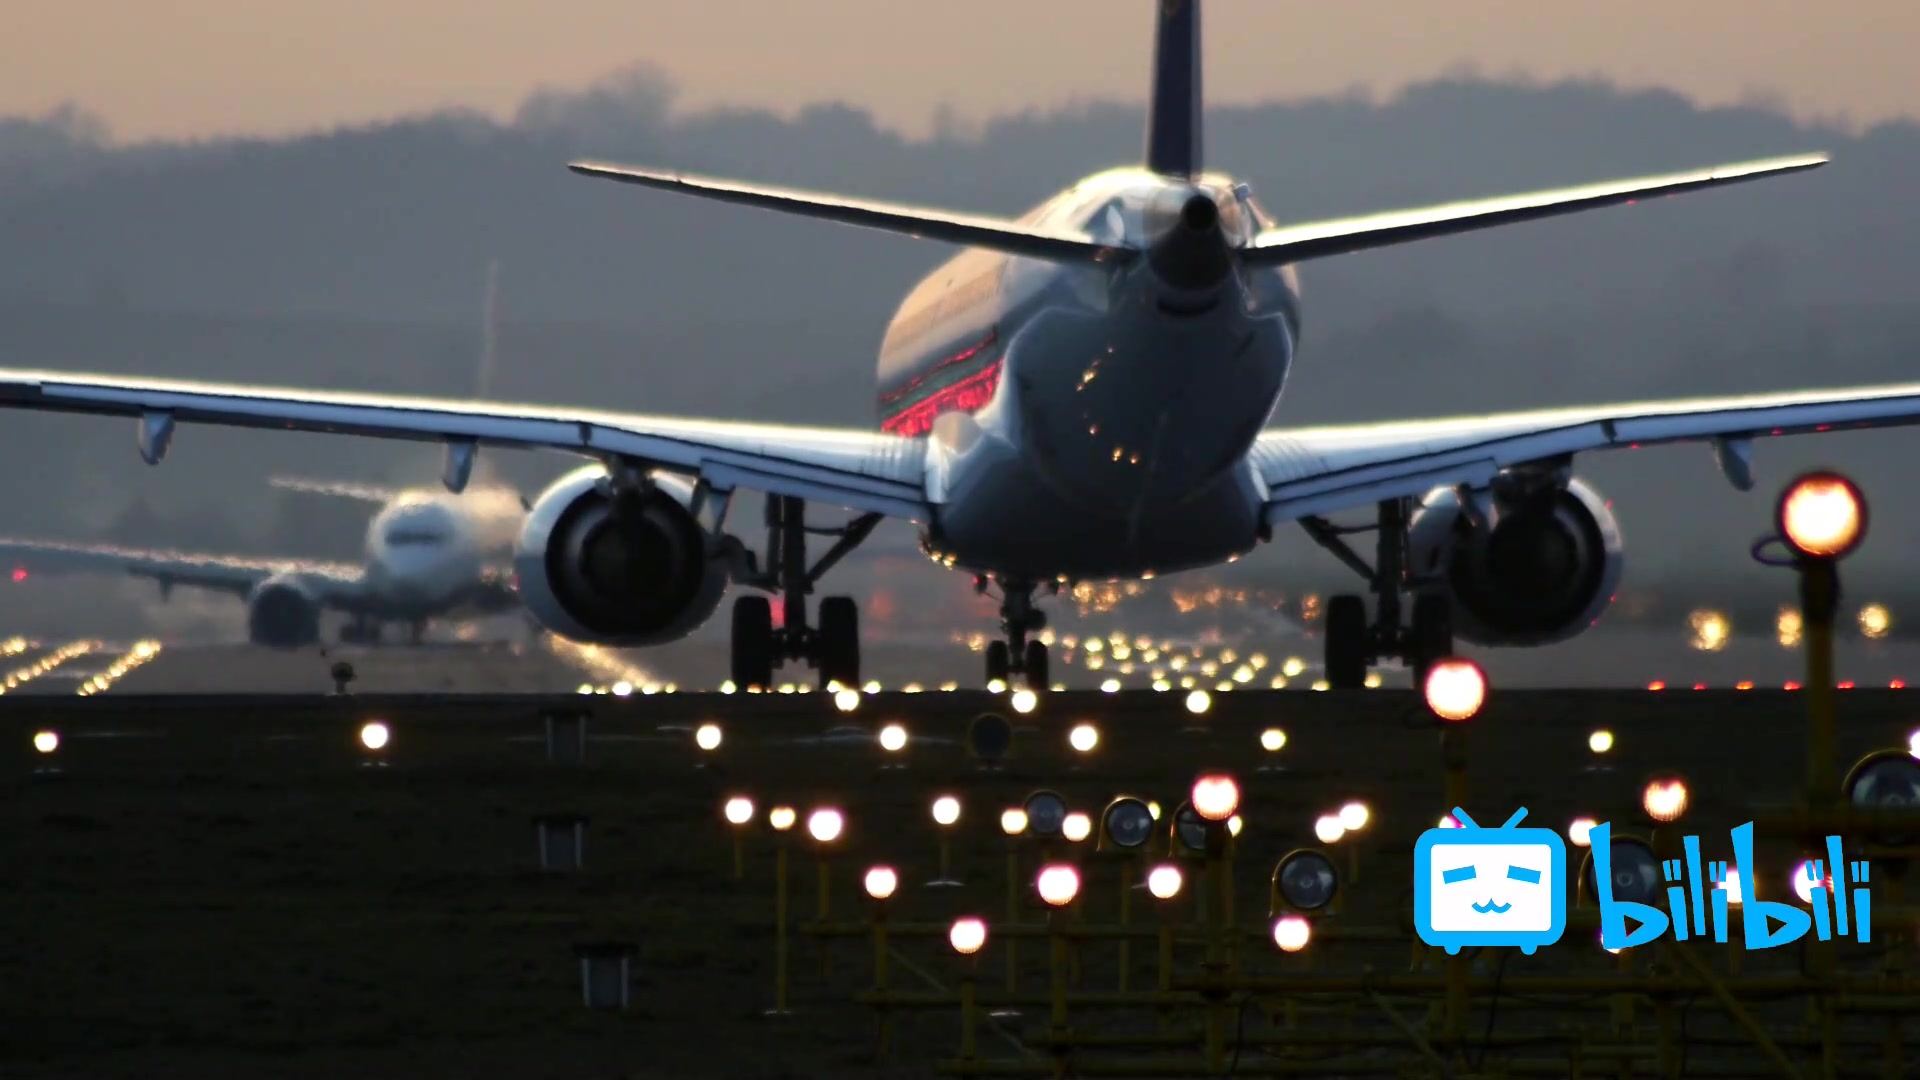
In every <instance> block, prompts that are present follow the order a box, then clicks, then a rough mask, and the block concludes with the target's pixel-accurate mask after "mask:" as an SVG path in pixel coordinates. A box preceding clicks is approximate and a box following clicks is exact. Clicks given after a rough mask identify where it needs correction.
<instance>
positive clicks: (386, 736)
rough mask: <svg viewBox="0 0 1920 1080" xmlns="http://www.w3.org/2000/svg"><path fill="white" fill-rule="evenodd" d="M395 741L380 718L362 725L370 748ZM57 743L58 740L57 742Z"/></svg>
mask: <svg viewBox="0 0 1920 1080" xmlns="http://www.w3.org/2000/svg"><path fill="white" fill-rule="evenodd" d="M391 741H393V732H392V730H390V729H389V728H388V727H387V725H385V724H383V723H381V722H380V721H378V720H370V721H368V722H367V723H364V724H362V725H360V745H361V746H363V747H365V748H366V749H368V750H376V751H378V750H385V749H386V748H387V743H389V742H391ZM56 745H58V744H57V742H56Z"/></svg>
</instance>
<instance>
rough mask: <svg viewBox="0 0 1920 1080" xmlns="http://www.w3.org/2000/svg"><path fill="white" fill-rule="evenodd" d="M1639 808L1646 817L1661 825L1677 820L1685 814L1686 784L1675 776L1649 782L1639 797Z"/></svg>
mask: <svg viewBox="0 0 1920 1080" xmlns="http://www.w3.org/2000/svg"><path fill="white" fill-rule="evenodd" d="M1640 806H1641V808H1642V809H1644V810H1645V811H1646V812H1647V816H1648V817H1650V818H1652V819H1653V820H1655V821H1657V822H1661V823H1662V824H1664V823H1666V822H1669V821H1677V820H1679V818H1680V815H1682V814H1684V813H1686V812H1687V785H1686V782H1685V781H1683V780H1681V779H1680V778H1679V777H1677V776H1667V777H1660V778H1657V779H1655V780H1652V781H1649V782H1648V784H1647V788H1646V791H1645V792H1643V793H1642V794H1641V796H1640Z"/></svg>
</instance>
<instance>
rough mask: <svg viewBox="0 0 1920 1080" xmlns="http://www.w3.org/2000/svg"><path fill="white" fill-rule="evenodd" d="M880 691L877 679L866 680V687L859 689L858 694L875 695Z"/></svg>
mask: <svg viewBox="0 0 1920 1080" xmlns="http://www.w3.org/2000/svg"><path fill="white" fill-rule="evenodd" d="M880 689H881V687H880V680H879V679H868V680H867V685H865V686H863V687H861V688H860V692H861V693H863V694H877V693H879V692H880Z"/></svg>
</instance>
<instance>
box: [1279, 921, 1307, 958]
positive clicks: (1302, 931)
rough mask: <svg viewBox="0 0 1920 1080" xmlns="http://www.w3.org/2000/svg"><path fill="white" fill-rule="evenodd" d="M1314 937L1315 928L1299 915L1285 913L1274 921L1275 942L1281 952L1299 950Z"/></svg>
mask: <svg viewBox="0 0 1920 1080" xmlns="http://www.w3.org/2000/svg"><path fill="white" fill-rule="evenodd" d="M1312 937H1313V928H1312V927H1311V926H1309V925H1308V924H1307V920H1305V919H1303V918H1301V917H1300V916H1298V915H1284V916H1282V917H1280V918H1278V919H1275V920H1274V922H1273V943H1274V944H1275V945H1276V946H1278V947H1279V949H1280V951H1281V952H1290V953H1296V952H1299V951H1300V950H1301V949H1304V948H1306V947H1307V942H1308V941H1309V940H1311V939H1312Z"/></svg>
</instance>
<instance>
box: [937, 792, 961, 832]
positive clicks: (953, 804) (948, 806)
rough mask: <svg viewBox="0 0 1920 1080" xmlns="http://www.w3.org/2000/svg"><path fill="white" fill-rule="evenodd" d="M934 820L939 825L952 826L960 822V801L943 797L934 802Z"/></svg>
mask: <svg viewBox="0 0 1920 1080" xmlns="http://www.w3.org/2000/svg"><path fill="white" fill-rule="evenodd" d="M933 820H934V823H935V824H938V825H952V824H953V823H954V822H956V821H959V820H960V800H959V799H956V798H954V797H953V796H951V795H942V796H940V797H939V798H937V799H935V800H933Z"/></svg>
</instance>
